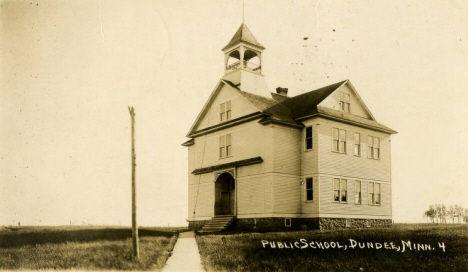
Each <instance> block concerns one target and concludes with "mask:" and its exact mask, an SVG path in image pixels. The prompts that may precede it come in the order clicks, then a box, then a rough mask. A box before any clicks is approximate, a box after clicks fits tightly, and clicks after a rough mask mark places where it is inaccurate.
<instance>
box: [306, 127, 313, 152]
mask: <svg viewBox="0 0 468 272" xmlns="http://www.w3.org/2000/svg"><path fill="white" fill-rule="evenodd" d="M305 148H306V149H307V150H309V149H312V127H306V129H305Z"/></svg>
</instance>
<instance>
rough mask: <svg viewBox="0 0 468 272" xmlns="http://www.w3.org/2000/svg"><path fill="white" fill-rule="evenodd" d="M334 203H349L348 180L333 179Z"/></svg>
mask: <svg viewBox="0 0 468 272" xmlns="http://www.w3.org/2000/svg"><path fill="white" fill-rule="evenodd" d="M333 201H334V202H341V203H347V202H348V181H347V180H346V179H339V178H334V179H333Z"/></svg>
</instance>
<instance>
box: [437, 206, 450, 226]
mask: <svg viewBox="0 0 468 272" xmlns="http://www.w3.org/2000/svg"><path fill="white" fill-rule="evenodd" d="M435 210H436V214H437V218H439V223H440V224H442V223H445V222H446V220H445V219H446V217H447V207H445V205H444V204H436V205H435Z"/></svg>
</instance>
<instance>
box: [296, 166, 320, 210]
mask: <svg viewBox="0 0 468 272" xmlns="http://www.w3.org/2000/svg"><path fill="white" fill-rule="evenodd" d="M306 178H313V187H312V188H313V189H314V200H313V201H307V198H306V197H307V196H306ZM302 182H304V184H302ZM320 197H321V195H320V187H319V176H318V175H309V176H302V177H301V201H302V214H303V215H318V213H319V203H320Z"/></svg>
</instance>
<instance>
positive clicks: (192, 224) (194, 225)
mask: <svg viewBox="0 0 468 272" xmlns="http://www.w3.org/2000/svg"><path fill="white" fill-rule="evenodd" d="M208 221H209V220H198V221H189V225H188V229H189V230H194V231H197V230H200V229H201V228H203V226H204V225H205V224H206V223H207V222H208Z"/></svg>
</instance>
